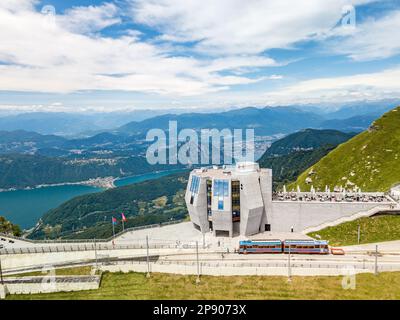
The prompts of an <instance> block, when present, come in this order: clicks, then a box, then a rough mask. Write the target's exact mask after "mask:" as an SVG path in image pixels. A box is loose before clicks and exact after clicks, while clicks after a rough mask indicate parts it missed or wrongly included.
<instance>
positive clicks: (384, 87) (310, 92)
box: [262, 67, 400, 104]
mask: <svg viewBox="0 0 400 320" xmlns="http://www.w3.org/2000/svg"><path fill="white" fill-rule="evenodd" d="M399 79H400V67H396V68H393V69H387V70H384V71H380V72H374V73H366V74H358V75H353V76H345V77H332V78H319V79H313V80H307V81H302V82H299V83H297V84H294V85H291V86H288V87H285V88H282V89H280V90H279V91H276V92H270V93H267V94H265V95H263V97H262V99H264V101H265V102H268V103H271V104H276V103H277V104H279V103H288V104H291V103H319V102H333V101H335V102H344V101H359V100H381V99H385V98H400V82H399Z"/></svg>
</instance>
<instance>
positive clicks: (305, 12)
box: [0, 0, 400, 105]
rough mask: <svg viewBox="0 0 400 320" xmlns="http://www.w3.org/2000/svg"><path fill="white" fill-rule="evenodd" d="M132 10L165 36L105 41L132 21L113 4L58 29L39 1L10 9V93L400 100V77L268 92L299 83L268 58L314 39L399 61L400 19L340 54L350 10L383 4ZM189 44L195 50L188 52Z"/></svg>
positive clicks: (353, 40)
mask: <svg viewBox="0 0 400 320" xmlns="http://www.w3.org/2000/svg"><path fill="white" fill-rule="evenodd" d="M125 1H128V2H129V3H130V5H131V11H130V14H131V16H132V18H133V19H134V21H135V22H136V23H141V24H145V25H147V26H150V27H152V28H156V29H158V30H159V31H160V33H161V35H160V36H158V37H156V38H154V39H151V40H149V39H147V40H146V41H145V40H142V39H144V38H145V37H144V36H143V34H142V33H141V31H140V30H124V31H126V32H125V35H124V36H119V37H117V38H111V37H106V36H103V35H102V34H101V33H100V32H99V31H101V30H102V29H104V28H107V27H109V26H113V25H115V24H119V23H121V16H120V15H121V14H125V13H124V12H121V11H122V10H121V8H117V6H116V5H115V4H113V3H112V2H111V0H110V1H109V2H107V3H104V4H102V5H100V6H89V7H76V8H72V9H69V10H67V11H66V12H65V13H64V14H63V15H57V16H56V20H55V22H56V23H55V24H51V23H49V21H47V20H46V19H45V17H44V16H43V15H42V14H40V13H39V12H38V11H35V7H34V4H37V3H38V1H35V0H0V90H13V91H28V92H54V93H68V92H74V91H83V90H122V91H134V92H141V93H148V94H153V93H155V94H158V95H166V96H167V97H168V98H170V99H172V101H173V100H177V99H182V100H183V101H188V100H189V99H190V97H191V96H195V97H196V98H197V97H199V99H198V101H206V100H208V102H209V103H210V104H211V105H212V103H213V102H214V101H215V102H216V103H218V102H221V103H230V104H236V103H242V104H246V103H248V104H274V103H276V104H282V103H285V102H288V103H293V102H296V103H297V102H299V101H303V102H309V101H317V100H318V99H319V100H324V99H325V100H328V99H339V100H341V99H342V100H345V99H356V98H357V99H360V98H368V99H369V98H371V99H372V98H381V97H383V96H390V95H391V94H393V95H397V96H398V95H399V92H400V88H399V87H398V84H397V83H396V77H397V79H399V76H400V74H399V69H392V70H386V71H383V72H378V73H374V74H369V75H368V74H364V75H358V76H351V77H341V78H331V79H315V80H309V81H303V82H300V83H298V84H295V85H292V86H288V87H285V88H282V89H276V90H277V91H275V92H272V91H271V89H270V88H269V87H268V84H270V83H274V88H279V87H278V85H279V84H281V83H286V81H292V80H293V79H292V78H291V77H290V74H289V75H288V76H286V75H285V76H282V75H280V74H274V73H273V72H271V70H270V69H269V70H267V71H265V70H263V69H262V68H272V67H276V66H281V65H285V64H287V63H289V62H282V61H275V60H274V59H271V58H269V57H267V56H266V55H265V51H267V50H269V49H273V48H294V47H295V45H296V43H297V42H299V41H302V40H307V39H316V40H318V39H324V41H325V40H326V41H331V42H330V43H331V44H332V51H333V49H334V50H335V52H336V53H342V54H347V55H349V56H351V57H352V58H353V59H356V60H363V59H370V58H381V57H387V56H390V55H393V54H397V53H399V47H400V43H399V41H400V40H399V39H400V38H398V37H396V35H397V34H396V33H395V32H389V31H391V30H392V29H393V28H394V27H396V28H397V29H398V28H399V27H400V25H399V21H400V15H399V12H392V13H391V14H390V15H388V16H386V17H384V18H382V19H380V20H376V21H375V20H374V21H366V22H365V23H363V24H361V25H359V26H358V29H356V31H354V32H353V33H352V34H350V35H349V34H340V39H341V41H342V42H341V43H336V44H339V45H336V46H335V47H333V44H334V42H333V41H335V40H333V39H332V38H329V36H332V33H331V29H332V27H333V26H334V25H335V24H336V23H337V22H338V20H339V19H340V17H341V15H342V7H343V6H344V5H347V4H349V3H352V4H354V5H358V4H362V3H368V2H372V1H373V0H353V1H349V0H307V1H298V0H280V1H275V0H274V1H267V0H248V1H242V0H218V1H215V0H201V1H200V0H197V1H195V0H185V1H182V0H158V1H154V0H146V1H145V0H125ZM335 36H336V37H337V36H339V35H338V34H335ZM327 37H328V38H327ZM187 41H189V42H192V43H194V44H193V46H192V47H190V48H188V47H187V46H185V43H182V42H187ZM182 52H183V53H185V56H183V55H182ZM190 53H193V56H189V54H190ZM260 70H263V72H259V73H257V76H254V75H251V76H250V74H251V73H252V72H253V71H260ZM276 72H277V71H276ZM281 80H282V81H281ZM294 80H295V79H294ZM261 81H264V82H263V83H262V84H261V85H260V86H259V88H258V90H263V89H260V87H262V88H265V89H264V91H263V92H266V91H269V92H268V94H265V95H260V96H258V95H259V93H260V91H254V92H251V90H249V91H245V90H240V92H235V91H234V90H229V89H230V88H231V87H232V86H236V85H249V84H252V83H255V82H261ZM397 82H398V80H397ZM275 85H276V86H275ZM249 97H250V98H249ZM185 99H187V100H185ZM214 99H215V100H214ZM250 99H251V101H250ZM191 101H193V100H191Z"/></svg>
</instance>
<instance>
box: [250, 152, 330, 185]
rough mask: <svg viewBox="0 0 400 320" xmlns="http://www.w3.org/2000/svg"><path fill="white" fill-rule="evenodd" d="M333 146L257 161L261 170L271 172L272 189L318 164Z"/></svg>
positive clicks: (263, 158) (291, 180) (290, 180)
mask: <svg viewBox="0 0 400 320" xmlns="http://www.w3.org/2000/svg"><path fill="white" fill-rule="evenodd" d="M334 148H335V146H332V145H325V146H322V147H320V148H317V149H313V150H300V151H294V152H292V153H290V154H288V155H282V156H277V157H264V156H263V157H262V158H261V159H260V160H258V162H259V164H260V166H261V167H262V168H270V169H272V172H273V176H272V178H273V183H274V189H278V188H280V187H281V186H283V185H284V184H288V183H290V182H293V181H295V180H296V179H297V177H298V176H299V175H300V174H301V173H302V172H303V171H304V170H305V169H307V168H309V167H310V166H312V165H313V164H315V163H316V162H318V161H319V160H320V159H321V158H322V157H324V156H326V155H327V154H328V153H329V152H330V151H332V150H333V149H334Z"/></svg>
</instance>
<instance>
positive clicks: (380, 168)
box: [293, 107, 400, 191]
mask: <svg viewBox="0 0 400 320" xmlns="http://www.w3.org/2000/svg"><path fill="white" fill-rule="evenodd" d="M399 161H400V107H397V108H395V109H393V110H391V111H389V112H387V113H385V114H384V115H383V116H382V117H381V118H379V119H378V120H376V121H374V122H373V123H372V125H371V126H370V127H369V128H368V130H366V131H364V132H362V133H360V134H359V135H357V136H355V137H353V138H352V139H350V140H349V141H347V142H345V143H343V144H341V145H339V146H338V147H337V148H336V149H334V150H333V151H332V152H330V153H329V154H328V155H327V156H325V157H323V158H322V159H321V160H320V161H318V162H317V163H316V164H314V165H313V166H311V167H310V168H308V169H307V170H305V171H304V172H303V173H302V174H301V175H300V176H299V178H298V179H297V181H296V182H295V183H294V184H293V186H295V185H299V186H300V187H301V188H302V189H303V190H307V189H308V190H309V189H310V187H311V185H313V186H314V187H315V188H319V189H321V190H324V189H325V186H326V185H328V186H330V187H331V189H333V188H334V187H335V186H338V187H339V186H343V187H345V188H347V189H353V188H356V186H357V187H360V188H361V189H362V190H364V191H387V190H389V189H390V187H391V186H392V185H394V184H397V183H399V182H400V169H399Z"/></svg>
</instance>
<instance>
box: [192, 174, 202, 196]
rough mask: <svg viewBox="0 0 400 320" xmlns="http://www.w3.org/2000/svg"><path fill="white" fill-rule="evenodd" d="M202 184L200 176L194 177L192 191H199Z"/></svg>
mask: <svg viewBox="0 0 400 320" xmlns="http://www.w3.org/2000/svg"><path fill="white" fill-rule="evenodd" d="M199 186H200V178H199V177H198V176H193V177H192V183H191V184H190V192H192V193H198V192H199Z"/></svg>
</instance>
